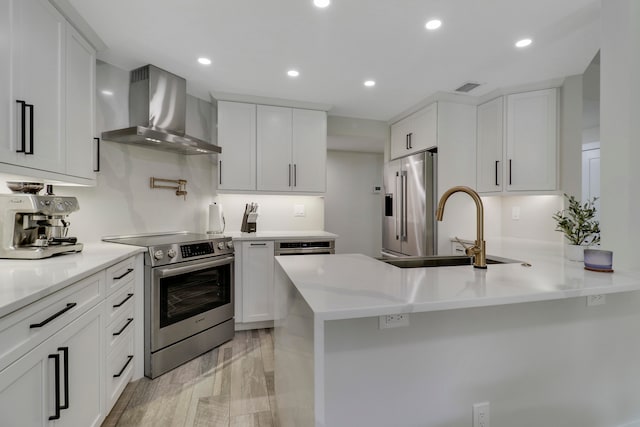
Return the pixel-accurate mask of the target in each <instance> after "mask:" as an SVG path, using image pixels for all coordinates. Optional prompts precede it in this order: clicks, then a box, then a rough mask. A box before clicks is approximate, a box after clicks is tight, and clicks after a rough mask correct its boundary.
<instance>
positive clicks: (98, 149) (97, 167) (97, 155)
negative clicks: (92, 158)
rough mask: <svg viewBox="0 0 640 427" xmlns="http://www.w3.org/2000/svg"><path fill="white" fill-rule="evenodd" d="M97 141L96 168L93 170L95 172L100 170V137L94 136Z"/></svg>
mask: <svg viewBox="0 0 640 427" xmlns="http://www.w3.org/2000/svg"><path fill="white" fill-rule="evenodd" d="M93 140H94V141H95V142H96V144H97V145H96V168H95V169H94V170H93V171H94V172H100V138H93Z"/></svg>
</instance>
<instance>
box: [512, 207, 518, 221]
mask: <svg viewBox="0 0 640 427" xmlns="http://www.w3.org/2000/svg"><path fill="white" fill-rule="evenodd" d="M511 219H512V220H514V221H518V220H519V219H520V206H514V207H512V208H511Z"/></svg>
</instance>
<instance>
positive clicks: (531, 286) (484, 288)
mask: <svg viewBox="0 0 640 427" xmlns="http://www.w3.org/2000/svg"><path fill="white" fill-rule="evenodd" d="M562 250H563V246H562V245H561V244H553V243H548V244H547V243H540V242H532V241H522V240H516V239H511V240H508V239H501V240H499V241H495V242H493V241H488V242H487V252H488V254H490V255H496V256H501V257H507V258H512V259H518V260H522V261H526V262H528V263H530V264H531V266H530V267H525V266H523V265H521V263H512V264H494V265H489V266H488V268H487V269H486V270H481V269H475V268H473V266H456V267H431V268H406V269H401V268H398V267H395V266H392V265H390V264H386V263H383V262H381V261H378V260H376V259H374V258H371V257H368V256H365V255H361V254H346V255H310V256H297V257H276V260H277V262H278V264H279V265H280V266H282V268H283V270H284V272H285V273H286V275H287V276H288V277H289V279H290V280H291V281H292V282H293V284H294V285H295V286H296V288H297V289H298V290H299V292H300V294H301V295H302V297H303V298H304V299H305V300H306V302H307V303H308V304H309V306H310V307H311V309H312V310H313V311H314V313H315V315H316V316H317V318H319V319H322V320H336V319H350V318H358V317H370V316H379V315H385V314H396V313H412V312H426V311H438V310H450V309H458V308H470V307H486V306H495V305H503V304H514V303H523V302H533V301H544V300H556V299H564V298H573V297H579V296H587V295H597V294H609V293H617V292H627V291H635V290H640V273H632V272H623V271H616V272H614V273H598V272H592V271H587V270H585V269H584V266H583V263H581V262H572V261H567V260H565V259H564V256H563V253H562ZM614 268H615V256H614Z"/></svg>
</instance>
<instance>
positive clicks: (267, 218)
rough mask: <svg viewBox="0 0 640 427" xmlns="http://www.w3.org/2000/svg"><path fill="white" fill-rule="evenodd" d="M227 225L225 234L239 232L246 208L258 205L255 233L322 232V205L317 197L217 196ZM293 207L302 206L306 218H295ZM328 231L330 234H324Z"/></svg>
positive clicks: (320, 198) (322, 201) (321, 201)
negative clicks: (249, 205)
mask: <svg viewBox="0 0 640 427" xmlns="http://www.w3.org/2000/svg"><path fill="white" fill-rule="evenodd" d="M213 200H214V201H216V202H218V203H220V205H221V206H222V209H223V211H224V217H225V221H226V224H227V226H226V229H225V231H240V226H241V225H242V216H243V213H244V208H245V204H247V203H257V204H258V206H259V208H258V222H257V229H258V231H303V230H310V231H320V230H324V229H325V227H324V222H325V220H324V205H325V201H324V199H323V198H322V197H320V196H286V195H284V196H283V195H266V194H218V196H217V197H215V198H214V199H213ZM296 205H303V206H304V211H305V216H303V217H297V216H294V214H293V210H294V207H295V206H296ZM327 231H331V230H327Z"/></svg>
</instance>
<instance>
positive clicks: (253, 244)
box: [251, 243, 267, 246]
mask: <svg viewBox="0 0 640 427" xmlns="http://www.w3.org/2000/svg"><path fill="white" fill-rule="evenodd" d="M251 246H267V244H266V243H252V244H251Z"/></svg>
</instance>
